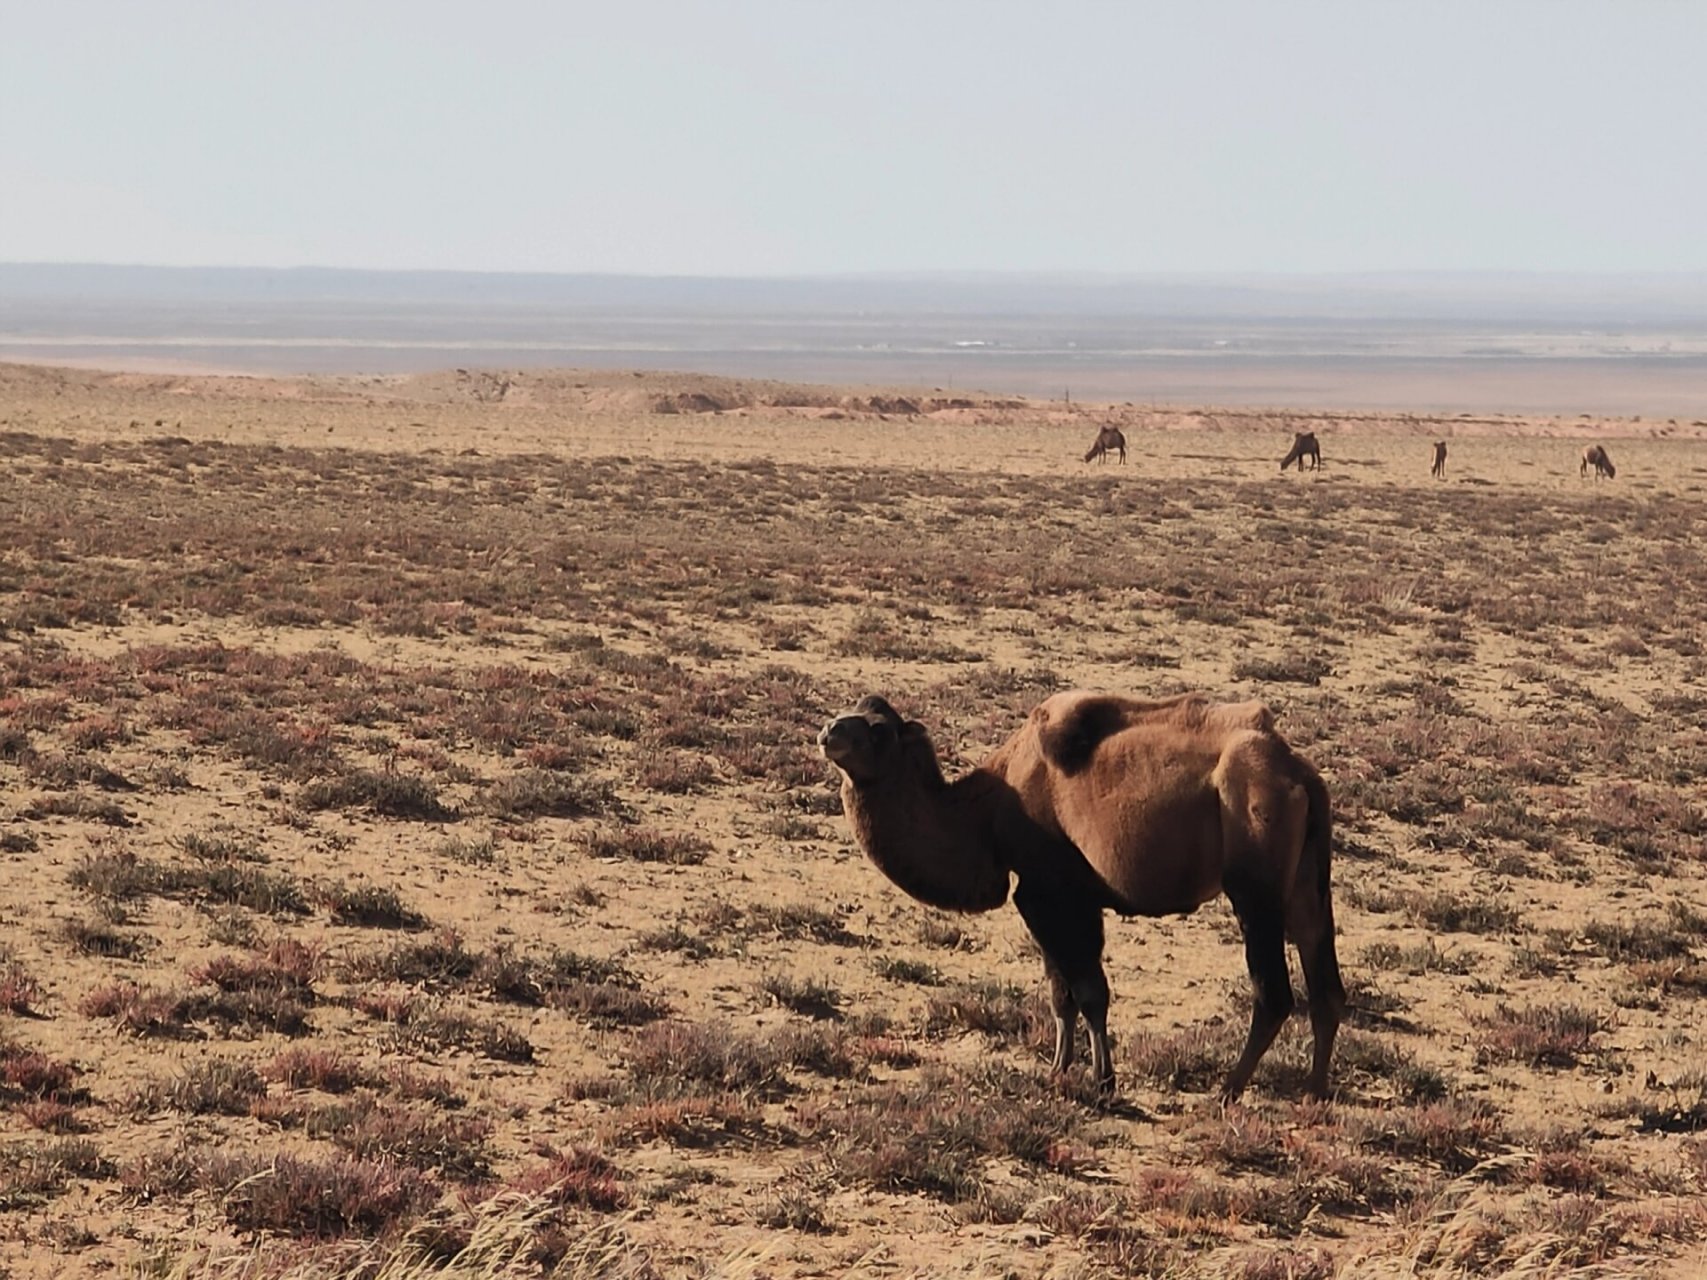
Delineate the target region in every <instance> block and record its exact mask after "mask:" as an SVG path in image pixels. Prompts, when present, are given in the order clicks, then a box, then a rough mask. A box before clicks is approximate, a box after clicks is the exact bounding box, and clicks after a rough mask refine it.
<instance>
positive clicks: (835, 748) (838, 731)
mask: <svg viewBox="0 0 1707 1280" xmlns="http://www.w3.org/2000/svg"><path fill="white" fill-rule="evenodd" d="M856 724H857V725H858V726H859V727H860V728H861V729H866V728H868V726H867V725H866V723H865V720H864V719H863V718H862V717H860V716H839V717H838V718H836V719H834V720H832V721H830V723H829V724H827V725H825V726H824V727H823V728H822V729H821V730H819V732H818V750H820V751H822V752H823V753H824V758H825V759H826V760H828V761H829V762H830V763H831V764H840V763H841V762H842V761H844V760H846V759H847V758H848V757H849V756H851V755H852V754H853V753H854V751H855V750H856V749H857V748H858V741H859V740H858V739H857V738H856V737H855V733H856V732H857V731H856V730H854V729H853V727H852V726H853V725H856Z"/></svg>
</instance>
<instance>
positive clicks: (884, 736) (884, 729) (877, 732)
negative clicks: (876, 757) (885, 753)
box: [868, 720, 895, 747]
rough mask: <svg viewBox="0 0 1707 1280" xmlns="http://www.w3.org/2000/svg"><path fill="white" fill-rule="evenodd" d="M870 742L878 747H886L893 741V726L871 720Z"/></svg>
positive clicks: (885, 721) (881, 721)
mask: <svg viewBox="0 0 1707 1280" xmlns="http://www.w3.org/2000/svg"><path fill="white" fill-rule="evenodd" d="M868 723H869V724H870V725H871V740H872V742H873V743H875V744H876V745H878V746H882V747H887V746H889V745H890V744H891V743H893V742H894V741H895V726H894V725H892V724H890V723H889V722H888V721H887V720H872V721H869V722H868Z"/></svg>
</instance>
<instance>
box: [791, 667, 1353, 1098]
mask: <svg viewBox="0 0 1707 1280" xmlns="http://www.w3.org/2000/svg"><path fill="white" fill-rule="evenodd" d="M818 743H819V746H820V747H821V748H822V749H823V752H824V755H825V756H826V757H827V758H828V759H829V760H831V761H832V762H833V763H835V764H836V765H837V767H838V768H840V769H841V771H842V775H843V777H842V807H843V811H844V812H845V813H846V814H847V816H848V821H849V822H850V824H851V825H852V827H853V831H854V835H855V837H856V838H857V839H858V841H859V843H860V846H861V847H862V848H863V849H864V850H865V852H866V854H867V855H868V856H869V857H870V858H871V860H872V861H873V862H874V863H876V864H877V867H878V870H880V871H882V872H883V874H884V875H886V876H888V877H889V879H891V880H892V881H894V882H895V883H896V884H897V885H898V886H900V887H901V888H902V889H903V890H905V891H906V892H907V893H908V894H910V895H911V896H913V897H914V898H917V899H918V900H919V901H921V902H925V903H929V904H930V905H932V906H935V907H943V908H947V909H949V910H952V911H993V910H995V909H996V908H997V907H999V906H1001V904H1002V903H1003V902H1005V901H1006V900H1007V897H1008V881H1009V877H1010V876H1013V877H1015V878H1016V879H1017V884H1016V886H1015V888H1014V894H1013V896H1014V905H1015V906H1016V907H1018V908H1019V913H1020V915H1021V916H1022V917H1023V918H1024V920H1025V923H1026V927H1027V928H1028V929H1030V930H1031V934H1032V936H1033V937H1034V938H1036V940H1037V944H1038V946H1039V948H1041V950H1042V952H1043V963H1044V970H1045V972H1046V973H1047V975H1048V977H1049V986H1050V997H1051V1003H1052V1005H1053V1007H1054V1011H1055V1056H1054V1067H1055V1069H1056V1070H1057V1071H1061V1070H1065V1069H1066V1068H1067V1067H1068V1066H1069V1065H1070V1064H1071V1062H1072V1058H1073V1035H1074V1031H1075V1029H1076V1027H1077V1024H1078V1018H1079V1015H1080V1014H1083V1015H1084V1018H1085V1021H1086V1023H1087V1024H1088V1026H1089V1028H1090V1036H1091V1069H1092V1073H1093V1074H1094V1076H1095V1078H1096V1080H1097V1083H1098V1085H1099V1086H1100V1087H1101V1088H1103V1089H1105V1090H1112V1089H1113V1087H1114V1067H1113V1064H1112V1062H1111V1061H1110V1058H1109V1043H1108V979H1107V978H1106V976H1105V975H1104V973H1103V967H1102V951H1103V932H1102V912H1103V908H1105V907H1110V908H1113V909H1114V910H1115V911H1117V912H1119V913H1120V914H1122V915H1127V916H1134V915H1143V916H1163V915H1173V914H1179V913H1188V912H1191V911H1193V910H1195V909H1196V908H1197V907H1199V906H1201V905H1202V904H1203V903H1205V902H1207V901H1209V900H1210V899H1211V898H1213V897H1214V896H1215V895H1216V894H1218V893H1223V892H1224V893H1226V895H1227V896H1228V898H1230V899H1231V900H1232V903H1233V910H1234V912H1235V914H1236V915H1237V916H1238V920H1239V927H1240V929H1241V930H1242V932H1243V934H1244V939H1245V961H1246V964H1247V965H1248V966H1249V968H1250V974H1251V982H1252V984H1253V987H1254V989H1255V993H1256V1000H1255V1006H1254V1008H1253V1010H1252V1013H1251V1027H1250V1034H1249V1037H1248V1038H1247V1039H1246V1041H1245V1049H1244V1052H1243V1053H1242V1054H1241V1055H1240V1057H1239V1060H1238V1062H1237V1063H1235V1064H1234V1066H1233V1069H1232V1071H1231V1072H1230V1073H1229V1074H1228V1076H1227V1079H1226V1082H1225V1084H1223V1085H1222V1090H1221V1092H1222V1096H1223V1097H1224V1098H1227V1099H1229V1100H1230V1099H1233V1098H1236V1097H1238V1096H1239V1094H1240V1093H1241V1092H1242V1091H1243V1090H1244V1087H1245V1085H1246V1084H1247V1083H1249V1081H1250V1078H1251V1074H1252V1072H1254V1071H1255V1070H1256V1067H1257V1063H1258V1061H1259V1060H1260V1059H1261V1058H1262V1056H1263V1054H1264V1052H1265V1051H1266V1050H1267V1049H1268V1046H1269V1045H1270V1044H1271V1043H1272V1042H1273V1040H1274V1037H1275V1035H1276V1033H1277V1032H1278V1031H1279V1030H1280V1027H1281V1024H1282V1023H1284V1022H1285V1021H1286V1018H1287V1016H1288V1015H1289V1014H1290V1013H1291V1011H1292V1006H1293V999H1292V983H1291V979H1290V978H1289V976H1288V974H1287V969H1286V955H1285V944H1286V942H1287V941H1288V940H1290V941H1291V942H1292V944H1293V945H1294V946H1295V947H1297V948H1298V953H1299V956H1300V958H1301V959H1302V961H1303V966H1304V977H1305V982H1306V984H1307V986H1308V988H1309V1000H1310V1022H1311V1026H1312V1028H1313V1030H1314V1034H1315V1054H1314V1058H1313V1060H1312V1065H1311V1069H1310V1081H1309V1088H1310V1092H1311V1093H1312V1094H1314V1095H1316V1096H1318V1097H1325V1096H1326V1095H1327V1092H1328V1062H1329V1059H1330V1057H1331V1056H1332V1054H1333V1046H1334V1035H1335V1033H1336V1032H1337V1031H1338V1029H1339V1024H1340V1018H1341V1015H1342V1013H1343V1010H1344V1007H1345V988H1344V987H1343V986H1342V985H1341V983H1340V972H1339V960H1338V958H1337V956H1336V954H1335V951H1334V911H1333V899H1332V895H1331V893H1330V890H1329V883H1328V859H1329V846H1330V837H1331V818H1330V814H1329V807H1328V792H1327V788H1326V787H1325V786H1324V785H1323V783H1322V779H1321V775H1319V774H1318V773H1317V772H1316V771H1315V769H1313V768H1312V767H1311V766H1310V765H1309V763H1308V762H1307V761H1305V760H1304V759H1303V758H1302V757H1300V756H1298V755H1297V754H1295V753H1294V752H1293V751H1292V749H1291V748H1290V747H1289V746H1288V745H1287V744H1286V742H1285V741H1284V740H1283V739H1282V738H1281V737H1280V735H1279V734H1278V733H1276V732H1275V730H1274V718H1273V716H1272V715H1271V714H1270V713H1269V710H1268V708H1267V707H1265V706H1264V705H1263V704H1262V703H1260V702H1242V703H1212V702H1210V701H1208V700H1207V699H1206V698H1204V697H1202V696H1201V695H1198V694H1188V695H1186V696H1183V697H1178V698H1170V699H1167V700H1164V701H1160V702H1144V701H1140V700H1138V699H1136V698H1123V697H1117V696H1112V695H1107V694H1097V693H1087V692H1084V691H1079V692H1073V693H1061V694H1056V695H1055V696H1054V697H1051V698H1049V699H1048V700H1047V701H1045V702H1043V703H1041V704H1040V705H1038V706H1037V707H1036V708H1035V709H1034V710H1033V711H1032V713H1031V716H1030V718H1029V719H1027V721H1026V723H1025V724H1024V725H1023V726H1021V727H1020V729H1019V730H1018V731H1017V732H1016V733H1015V734H1014V735H1013V736H1012V737H1011V738H1009V739H1008V740H1007V742H1005V743H1004V744H1003V745H1002V746H1000V747H998V748H997V749H996V750H995V751H994V752H993V753H991V755H990V756H989V758H988V759H986V760H985V761H984V762H983V763H982V764H981V765H979V766H978V767H977V768H976V769H973V770H972V771H971V772H970V773H968V774H967V775H966V776H965V777H963V778H960V779H959V780H958V781H955V782H948V781H946V780H945V779H944V778H943V775H942V769H941V766H940V765H939V764H938V761H937V755H936V749H935V748H934V747H933V746H932V744H931V739H930V734H929V733H928V732H927V731H926V730H925V727H924V726H923V725H922V724H920V723H919V722H918V721H916V720H903V719H902V718H901V717H900V716H899V715H898V714H896V712H895V709H894V708H893V707H891V706H890V705H889V703H888V702H886V701H884V699H882V698H880V697H876V696H875V695H874V696H871V697H866V698H862V699H861V700H860V702H859V704H858V705H857V706H856V707H855V708H854V709H853V710H852V711H849V712H844V713H843V714H842V715H840V716H838V717H837V718H836V719H834V720H832V721H831V722H830V723H829V724H828V725H826V726H825V728H824V730H823V732H821V733H820V734H819V735H818Z"/></svg>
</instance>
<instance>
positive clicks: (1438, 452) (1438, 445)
mask: <svg viewBox="0 0 1707 1280" xmlns="http://www.w3.org/2000/svg"><path fill="white" fill-rule="evenodd" d="M1428 473H1429V475H1431V476H1433V477H1434V478H1435V479H1436V480H1444V479H1445V478H1446V441H1444V440H1436V441H1435V442H1434V465H1433V466H1432V467H1430V468H1429V469H1428Z"/></svg>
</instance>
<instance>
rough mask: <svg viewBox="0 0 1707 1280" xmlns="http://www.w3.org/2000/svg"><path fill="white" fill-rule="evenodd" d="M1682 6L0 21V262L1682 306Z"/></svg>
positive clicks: (360, 2) (166, 8) (1695, 170)
mask: <svg viewBox="0 0 1707 1280" xmlns="http://www.w3.org/2000/svg"><path fill="white" fill-rule="evenodd" d="M1704 55H1707V3H1694V2H1693V0H1690V2H1685V0H1674V2H1670V3H1659V2H1652V3H1641V2H1631V0H1623V2H1620V3H1586V2H1573V0H1550V2H1538V3H1530V2H1517V0H1477V2H1476V3H1439V2H1429V3H1423V2H1422V0H1417V2H1415V3H1398V2H1393V3H1387V2H1383V0H1359V2H1357V3H1331V4H1330V3H1301V2H1293V0H1253V2H1250V3H1233V2H1231V0H1226V2H1221V3H1214V2H1208V3H1204V2H1195V0H1193V2H1187V0H1180V2H1179V3H1175V4H1165V5H1164V4H1136V3H1134V4H1114V3H1107V4H1088V3H1078V4H1074V3H1051V4H1043V3H1037V4H1017V3H1002V2H1000V0H978V2H961V0H937V2H935V3H932V2H930V0H913V2H912V3H874V2H872V0H858V2H857V3H856V2H854V0H846V2H844V3H836V4H830V3H816V2H813V0H794V2H783V0H764V2H759V0H721V2H717V3H714V2H712V0H706V2H704V3H685V2H683V3H662V2H657V0H608V2H606V3H598V4H584V3H556V4H548V3H526V2H523V0H509V2H506V0H488V2H485V3H479V4H475V3H460V4H440V3H431V2H427V3H422V2H418V0H417V2H411V3H386V2H383V0H366V2H364V0H343V2H341V3H318V2H313V3H295V2H293V3H288V4H287V3H282V2H276V0H275V2H271V3H265V4H263V3H246V2H244V0H222V2H219V3H205V4H192V3H182V2H179V0H123V2H119V0H108V2H102V0H0V260H10V261H97V262H151V263H169V264H196V265H219V264H253V265H274V266H290V265H302V264H318V265H328V266H351V267H418V268H434V267H437V268H468V269H488V270H523V271H613V272H642V273H659V274H666V273H689V274H766V275H776V274H797V273H822V272H863V271H888V270H900V271H916V270H1024V271H1033V270H1041V271H1055V270H1085V271H1119V272H1126V271H1191V272H1200V271H1241V272H1244V271H1277V272H1286V271H1369V270H1390V269H1428V270H1432V269H1441V270H1450V269H1471V270H1561V271H1632V270H1635V271H1671V270H1696V271H1699V270H1703V269H1707V74H1704V73H1703V70H1702V67H1703V57H1704Z"/></svg>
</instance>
